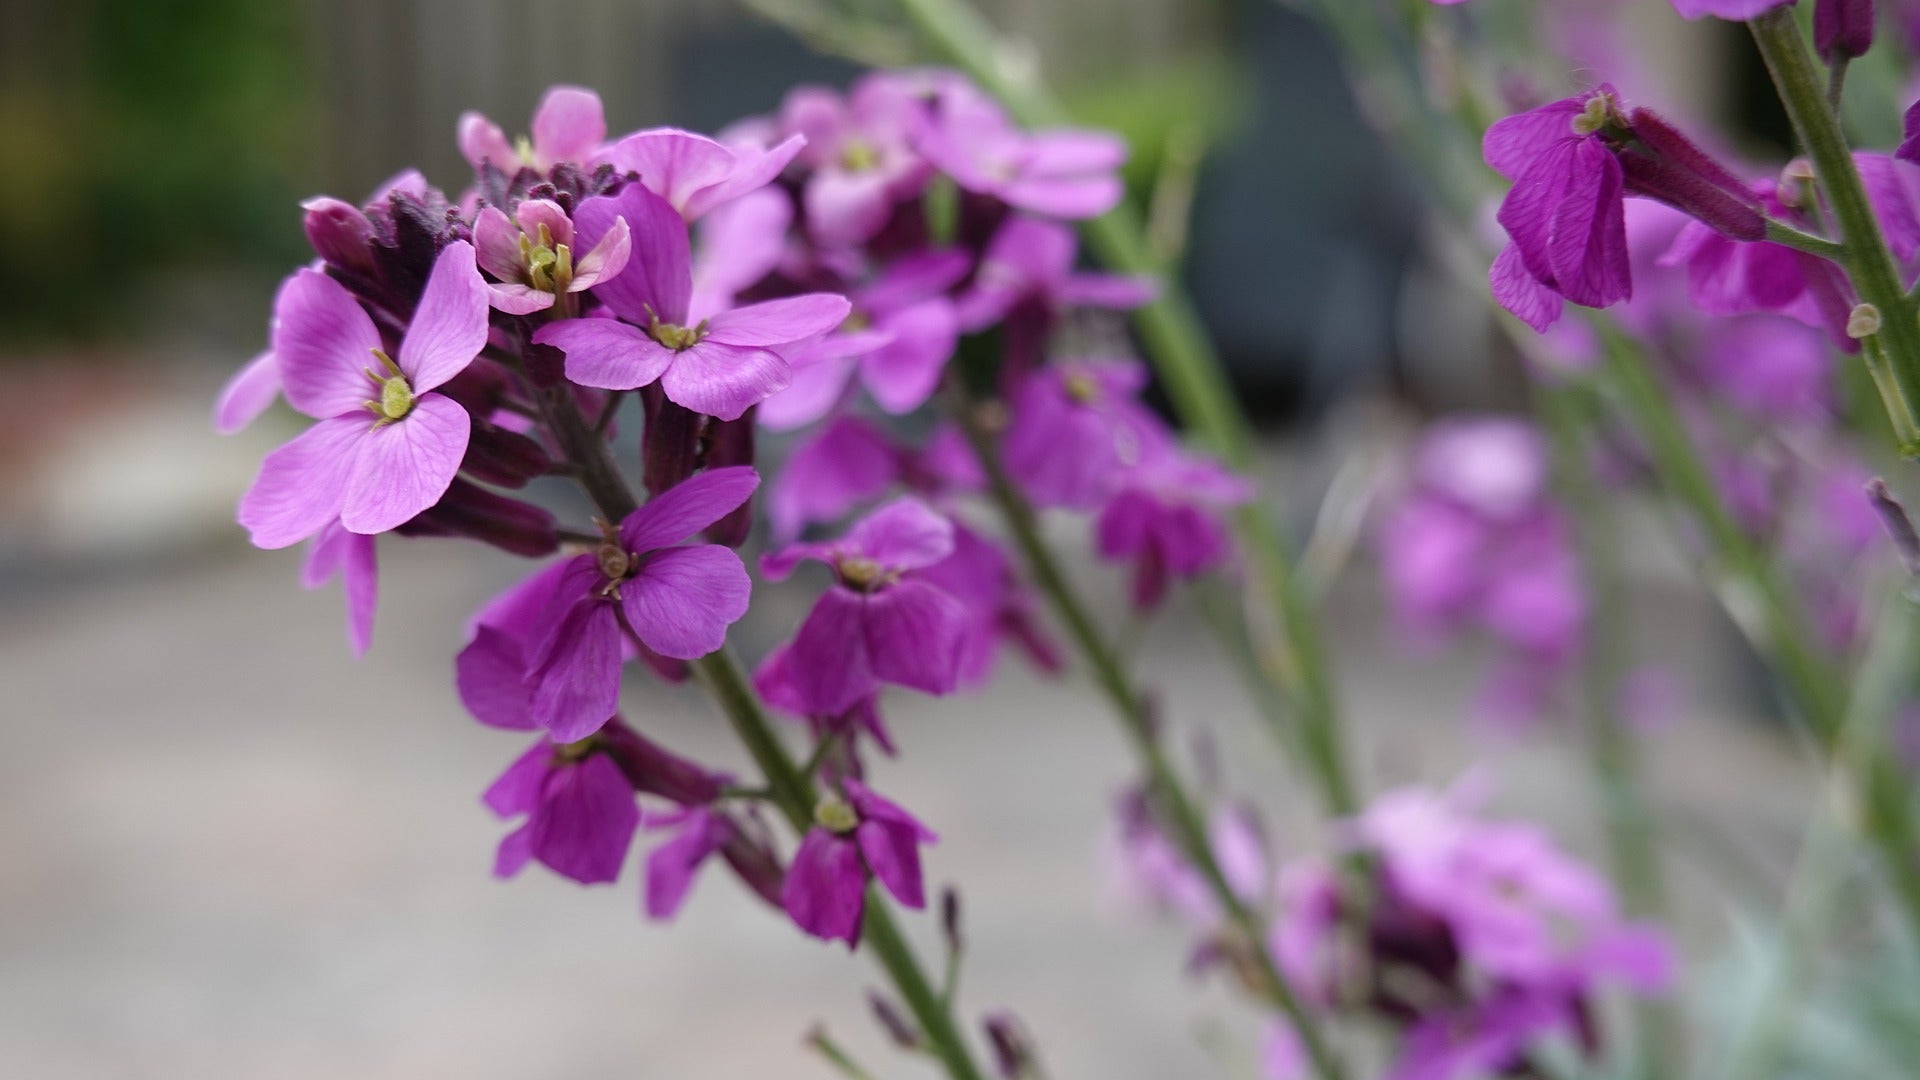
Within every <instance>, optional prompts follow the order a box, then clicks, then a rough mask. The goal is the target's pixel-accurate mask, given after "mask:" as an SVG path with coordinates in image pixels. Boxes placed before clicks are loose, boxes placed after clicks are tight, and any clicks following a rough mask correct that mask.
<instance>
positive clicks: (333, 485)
mask: <svg viewBox="0 0 1920 1080" xmlns="http://www.w3.org/2000/svg"><path fill="white" fill-rule="evenodd" d="M372 424H373V418H372V416H371V415H369V414H368V413H365V412H362V413H360V414H359V415H357V416H354V415H349V416H340V417H335V418H333V419H331V420H322V421H320V422H319V423H317V424H315V425H313V426H312V427H310V428H308V429H307V430H306V431H305V432H304V433H303V434H301V436H300V437H299V438H297V439H294V440H293V441H292V442H290V443H288V444H286V445H285V446H282V447H281V448H280V449H278V450H275V451H274V452H273V453H271V454H268V455H267V458H266V460H265V461H263V462H261V463H260V475H259V476H258V477H256V478H255V479H254V481H253V486H252V487H250V488H248V489H247V493H246V494H245V495H244V496H242V497H241V499H240V514H239V518H240V524H242V525H244V526H246V528H247V531H248V532H250V533H252V534H253V542H254V544H255V546H258V547H263V548H283V547H287V546H288V545H290V544H297V543H299V542H300V541H302V540H305V539H306V538H307V537H309V536H312V535H313V534H314V533H317V532H319V531H320V530H321V529H322V528H325V527H326V526H327V525H328V524H329V523H330V522H332V521H333V519H335V518H337V517H339V516H340V508H341V505H342V504H343V503H344V502H345V501H346V493H347V478H348V477H349V476H350V475H351V474H352V472H353V467H354V457H355V455H356V454H357V453H358V451H359V445H360V439H361V437H362V436H364V435H365V434H366V433H367V429H368V428H369V427H371V426H372Z"/></svg>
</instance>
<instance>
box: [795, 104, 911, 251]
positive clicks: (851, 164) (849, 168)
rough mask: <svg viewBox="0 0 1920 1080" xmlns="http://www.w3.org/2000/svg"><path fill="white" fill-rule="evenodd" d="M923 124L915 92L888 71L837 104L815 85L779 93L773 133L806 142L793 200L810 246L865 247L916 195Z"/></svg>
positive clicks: (801, 154) (801, 155)
mask: <svg viewBox="0 0 1920 1080" xmlns="http://www.w3.org/2000/svg"><path fill="white" fill-rule="evenodd" d="M926 122H927V109H926V104H925V100H924V97H923V95H922V94H921V93H920V92H919V87H917V86H916V85H914V83H913V82H912V81H911V80H909V79H906V78H903V77H901V76H899V75H895V74H893V73H892V72H884V71H882V72H875V73H873V74H871V75H867V76H865V77H863V78H861V79H860V80H859V81H858V82H856V83H854V84H853V88H852V89H851V90H849V91H848V93H847V94H846V96H845V97H842V96H841V95H840V94H839V93H838V92H836V91H834V90H830V89H828V88H826V87H820V86H803V87H800V88H798V89H796V90H793V91H792V92H790V93H789V94H787V98H786V101H785V102H783V103H782V104H781V107H780V127H781V129H782V130H784V131H789V132H794V133H797V134H800V135H803V136H805V137H806V140H807V145H806V148H805V149H804V150H802V151H801V152H800V156H799V161H800V163H801V164H802V165H805V166H807V167H808V169H809V170H810V171H809V172H808V174H807V178H806V180H805V181H804V184H803V186H802V188H801V195H800V200H801V205H802V206H803V207H804V208H805V210H806V215H807V233H808V235H809V236H811V237H813V240H814V242H815V243H817V244H820V245H821V246H823V247H830V248H831V247H845V246H848V245H853V244H861V243H865V242H866V241H867V240H870V239H872V238H873V235H874V234H875V233H877V232H879V231H880V228H881V226H883V225H885V224H886V222H887V218H888V217H889V216H890V215H891V214H892V213H893V208H894V206H895V205H896V204H898V203H900V202H903V201H905V200H907V199H911V198H913V197H914V196H916V195H918V194H919V193H920V191H921V189H922V188H924V187H925V186H926V182H927V177H928V175H929V174H930V173H931V172H932V169H931V167H930V166H929V165H928V164H927V162H926V159H924V158H922V157H921V156H920V154H919V153H918V152H917V151H916V150H915V149H914V147H913V144H914V140H915V139H916V138H917V137H918V136H919V134H920V132H921V129H922V128H923V127H924V126H925V124H926Z"/></svg>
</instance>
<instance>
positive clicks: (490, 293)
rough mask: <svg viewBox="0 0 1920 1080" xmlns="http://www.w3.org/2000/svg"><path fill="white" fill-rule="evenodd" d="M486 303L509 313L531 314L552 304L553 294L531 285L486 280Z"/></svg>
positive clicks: (496, 309)
mask: <svg viewBox="0 0 1920 1080" xmlns="http://www.w3.org/2000/svg"><path fill="white" fill-rule="evenodd" d="M487 304H488V306H490V307H492V308H493V309H494V310H495V311H504V312H506V313H507V314H509V315H531V314H533V313H534V312H536V311H545V310H547V309H548V308H550V307H552V306H553V294H552V293H550V292H547V291H545V290H544V289H536V288H534V287H533V286H531V285H518V284H515V285H506V284H500V283H498V282H492V281H489V282H487Z"/></svg>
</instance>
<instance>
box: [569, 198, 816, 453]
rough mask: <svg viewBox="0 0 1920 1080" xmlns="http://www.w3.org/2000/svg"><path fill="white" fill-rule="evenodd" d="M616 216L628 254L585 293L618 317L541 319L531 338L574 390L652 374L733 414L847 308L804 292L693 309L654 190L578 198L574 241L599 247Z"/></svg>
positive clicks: (685, 262) (673, 223) (680, 237)
mask: <svg viewBox="0 0 1920 1080" xmlns="http://www.w3.org/2000/svg"><path fill="white" fill-rule="evenodd" d="M623 219H624V221H625V222H626V224H627V225H628V226H629V227H630V228H631V230H632V247H633V253H632V256H631V257H630V258H629V259H628V261H627V266H626V269H625V270H623V271H621V272H620V273H619V274H618V275H615V276H613V277H611V278H603V279H602V280H601V281H600V282H599V283H598V284H597V285H595V286H594V289H593V294H594V296H595V297H597V298H598V299H599V300H600V301H601V302H602V303H604V304H606V305H607V307H608V308H609V309H610V310H611V311H612V312H613V313H614V314H615V315H617V316H619V317H620V318H619V319H618V320H616V319H604V318H586V319H567V320H563V321H561V322H554V323H548V324H547V325H545V326H543V327H541V328H540V329H539V330H538V331H536V332H535V334H534V337H533V340H534V341H535V342H537V343H539V344H542V345H552V346H554V347H556V348H558V349H560V350H561V351H562V352H564V353H565V354H566V372H567V378H569V379H571V380H573V381H574V382H576V383H579V384H581V385H582V386H594V387H600V388H602V389H607V390H633V389H636V388H638V387H642V386H646V385H649V384H651V383H653V382H654V381H656V380H658V381H659V383H660V388H661V390H662V391H663V392H664V393H665V394H666V396H667V398H668V399H669V400H671V401H673V402H674V403H675V404H678V405H681V406H683V407H685V408H687V409H690V410H692V411H694V412H697V413H704V414H706V415H708V416H712V417H716V418H718V419H721V420H736V419H739V417H740V416H741V415H742V414H743V413H745V412H746V411H747V410H748V409H750V408H752V407H753V406H754V405H756V404H758V403H759V402H761V401H763V400H765V399H766V398H767V397H768V396H769V395H771V394H774V393H776V392H778V391H780V390H782V389H784V388H785V387H786V386H787V384H788V383H789V382H790V381H791V380H792V370H791V368H790V367H789V365H788V363H787V361H786V359H785V358H784V357H783V356H781V355H780V353H779V352H778V351H777V350H779V349H782V348H785V347H787V346H790V345H792V344H793V343H795V342H798V341H802V340H804V339H806V338H809V337H812V336H813V335H815V334H820V333H824V332H826V331H828V330H831V329H833V328H834V327H835V326H838V325H839V324H840V322H841V321H842V320H843V319H845V318H846V317H847V312H848V311H849V310H850V309H851V306H850V305H849V304H848V303H847V300H846V298H845V297H841V296H834V295H831V294H828V293H808V294H806V295H803V296H794V297H788V298H786V299H782V300H769V301H767V302H765V303H761V304H751V305H748V306H746V307H740V308H733V309H731V310H723V311H714V312H701V311H694V310H692V300H693V272H692V257H691V251H690V248H689V244H688V240H687V226H686V223H685V222H684V221H682V220H681V219H680V215H679V214H677V213H675V212H674V210H673V208H672V207H671V206H669V205H667V203H666V201H665V200H663V199H662V198H661V197H660V196H658V195H656V194H654V193H653V192H652V191H650V190H648V189H647V188H645V187H642V186H641V185H639V184H628V185H627V186H626V187H624V188H622V189H621V191H620V193H619V194H618V195H614V196H601V197H597V198H592V199H588V200H587V201H586V202H584V203H582V204H581V206H580V208H579V210H578V211H577V212H576V213H575V214H574V228H575V230H576V233H577V236H578V239H579V242H580V243H581V244H582V245H588V246H592V247H597V246H598V245H599V243H600V241H601V238H602V237H604V236H606V235H607V234H608V233H609V232H611V231H613V230H614V229H616V228H617V225H616V223H617V222H620V221H622V220H623ZM621 320H624V321H621Z"/></svg>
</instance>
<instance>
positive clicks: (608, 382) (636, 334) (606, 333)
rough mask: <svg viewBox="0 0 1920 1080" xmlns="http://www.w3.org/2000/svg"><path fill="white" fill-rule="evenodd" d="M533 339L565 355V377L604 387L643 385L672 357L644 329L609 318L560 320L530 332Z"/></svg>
mask: <svg viewBox="0 0 1920 1080" xmlns="http://www.w3.org/2000/svg"><path fill="white" fill-rule="evenodd" d="M533 340H534V341H535V342H536V343H538V344H541V345H551V346H553V347H554V348H556V349H559V350H560V351H561V352H563V353H565V354H566V355H567V378H569V379H572V380H573V381H574V382H577V383H579V384H580V385H582V386H597V387H600V388H601V389H604V390H634V389H637V388H639V387H642V386H646V385H648V384H649V383H651V382H653V381H654V380H655V379H658V378H659V377H660V374H661V373H662V372H664V371H666V370H667V365H669V364H671V363H673V358H674V356H675V353H674V351H673V350H672V349H669V348H667V347H666V346H664V345H662V344H660V343H659V342H657V341H655V340H653V339H652V338H650V337H648V336H647V334H646V331H644V330H641V329H640V328H638V327H635V326H629V325H627V324H626V323H623V322H616V321H614V320H612V319H563V320H561V321H559V322H553V323H548V324H547V325H545V326H543V327H541V328H540V329H538V330H536V331H534V333H533Z"/></svg>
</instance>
